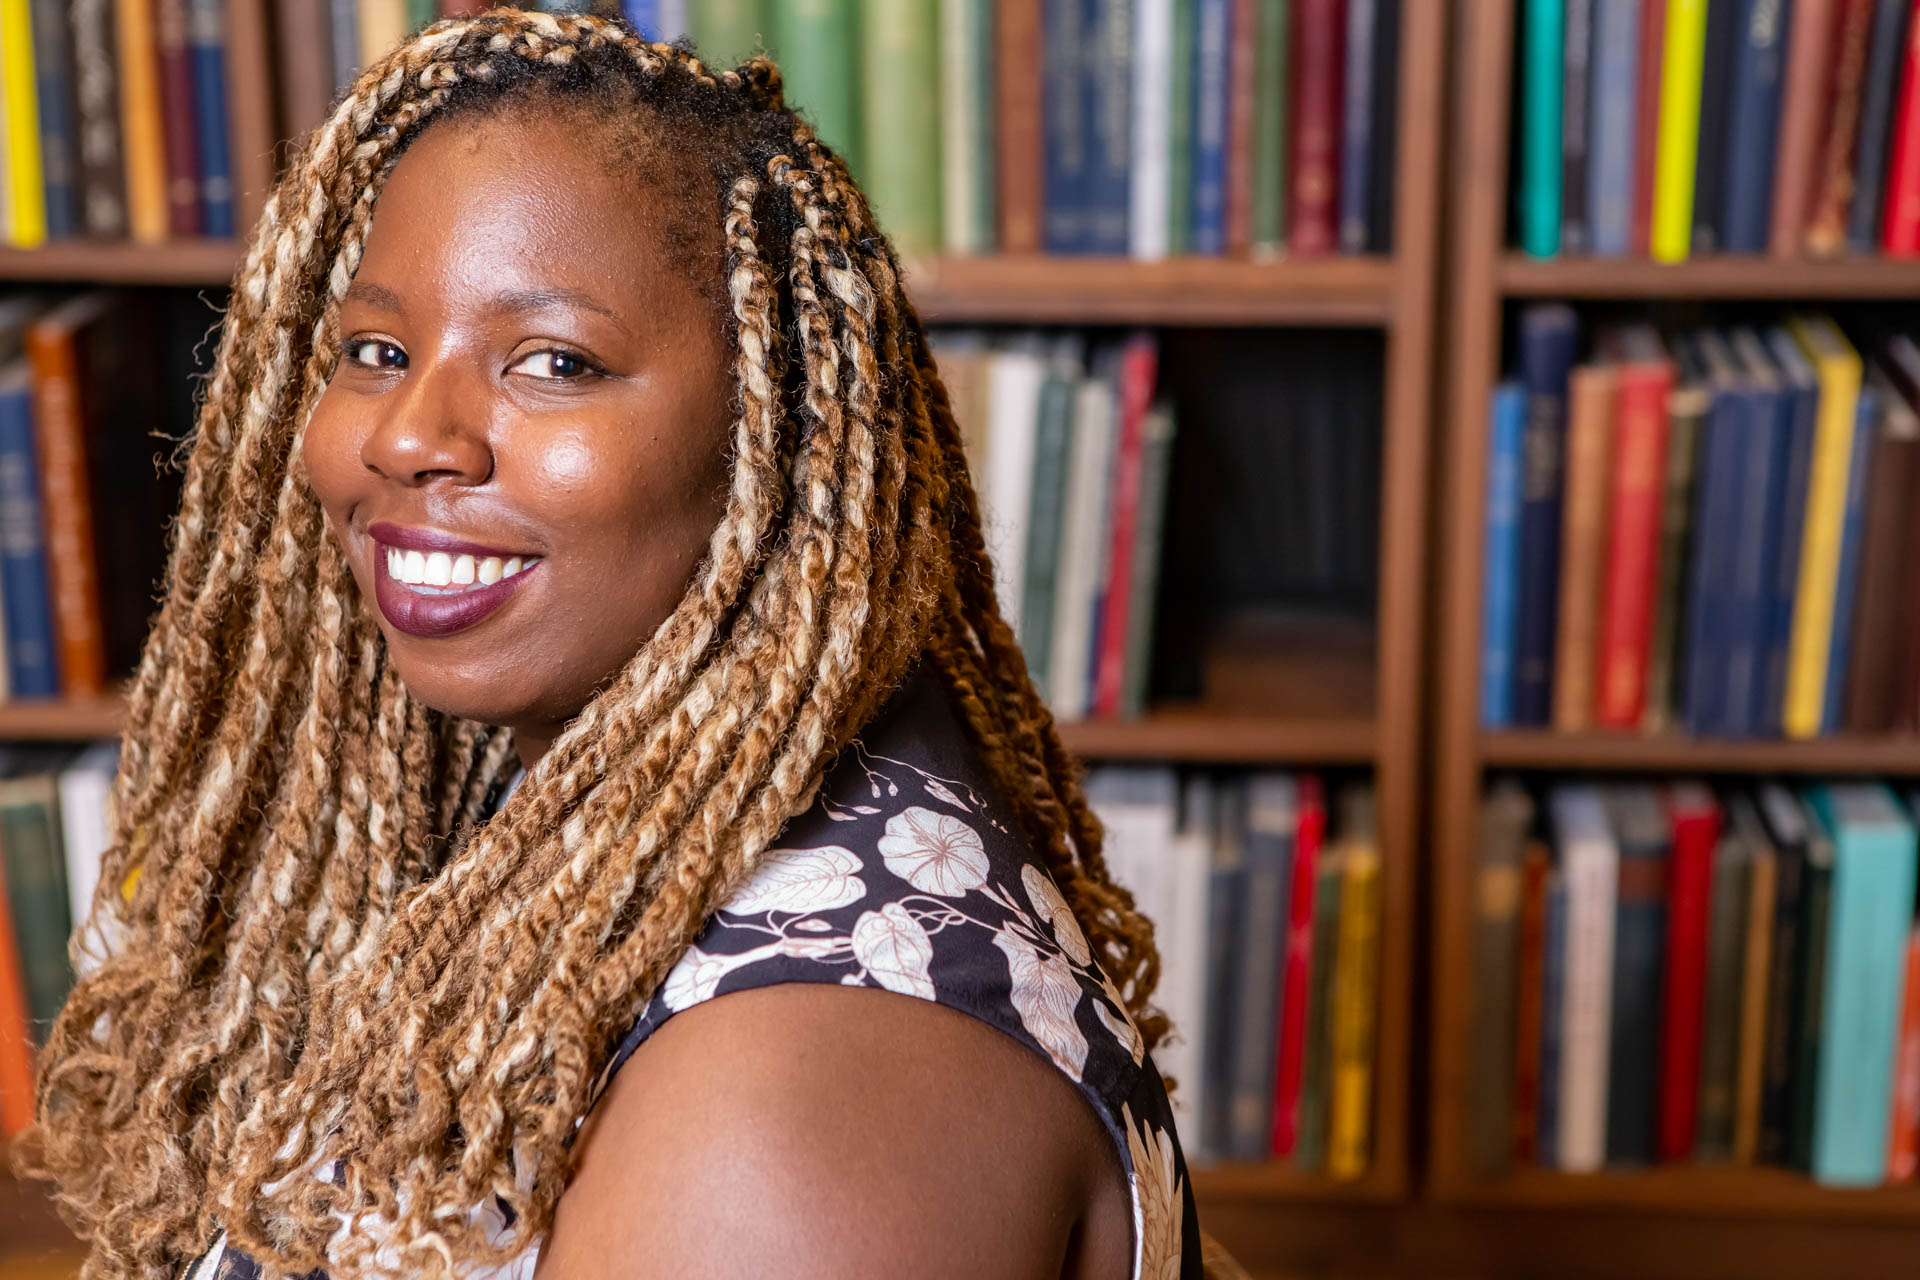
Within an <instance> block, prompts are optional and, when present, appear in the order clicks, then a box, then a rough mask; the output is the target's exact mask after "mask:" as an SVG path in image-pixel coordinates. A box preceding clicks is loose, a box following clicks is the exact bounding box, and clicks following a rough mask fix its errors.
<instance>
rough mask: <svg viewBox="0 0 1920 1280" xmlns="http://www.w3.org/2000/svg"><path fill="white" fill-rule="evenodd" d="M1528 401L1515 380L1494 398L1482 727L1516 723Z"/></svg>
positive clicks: (1489, 464) (1489, 455)
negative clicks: (1523, 444)
mask: <svg viewBox="0 0 1920 1280" xmlns="http://www.w3.org/2000/svg"><path fill="white" fill-rule="evenodd" d="M1526 414H1527V397H1526V393H1525V392H1524V391H1522V390H1521V388H1520V384H1519V383H1516V382H1507V383H1502V384H1501V385H1500V387H1499V388H1498V389H1496V390H1495V392H1494V394H1493V405H1492V413H1491V415H1490V417H1491V421H1490V422H1489V424H1488V427H1489V438H1488V441H1487V495H1486V511H1487V526H1486V545H1485V548H1484V551H1483V554H1484V556H1485V568H1484V570H1483V577H1484V581H1483V582H1482V583H1481V590H1480V606H1481V622H1480V724H1481V727H1482V728H1487V729H1500V728H1505V727H1506V726H1507V725H1509V724H1511V723H1513V671H1514V662H1513V658H1514V639H1515V636H1514V632H1515V626H1516V624H1517V622H1518V621H1519V613H1518V610H1517V608H1516V605H1517V592H1516V587H1517V585H1518V581H1517V580H1518V577H1519V568H1520V493H1521V473H1522V468H1521V461H1520V443H1521V439H1520V438H1521V430H1522V428H1523V426H1524V424H1525V422H1526Z"/></svg>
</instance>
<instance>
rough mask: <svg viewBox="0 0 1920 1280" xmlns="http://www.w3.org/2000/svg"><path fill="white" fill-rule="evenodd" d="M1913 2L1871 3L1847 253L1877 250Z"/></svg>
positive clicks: (1854, 158) (1897, 0) (1848, 217)
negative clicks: (1889, 147)
mask: <svg viewBox="0 0 1920 1280" xmlns="http://www.w3.org/2000/svg"><path fill="white" fill-rule="evenodd" d="M1912 10H1913V0H1875V4H1874V10H1873V29H1872V31H1871V32H1870V33H1869V34H1868V36H1867V50H1866V52H1867V71H1866V87H1865V88H1864V89H1863V90H1862V92H1861V99H1860V139H1859V142H1858V144H1857V145H1856V146H1855V147H1854V155H1853V198H1852V202H1851V204H1850V205H1849V207H1848V212H1847V251H1848V252H1849V253H1873V252H1875V251H1876V250H1878V249H1879V247H1880V215H1881V214H1882V213H1883V212H1884V211H1885V201H1884V199H1883V198H1882V196H1883V192H1884V189H1885V179H1886V176H1887V140H1888V138H1889V136H1890V135H1891V133H1892V130H1893V99H1894V91H1895V90H1896V89H1897V88H1899V80H1900V66H1901V63H1902V62H1903V61H1905V58H1904V55H1905V53H1906V49H1907V26H1908V22H1909V19H1910V18H1911V17H1912Z"/></svg>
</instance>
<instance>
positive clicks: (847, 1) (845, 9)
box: [768, 0, 860, 176]
mask: <svg viewBox="0 0 1920 1280" xmlns="http://www.w3.org/2000/svg"><path fill="white" fill-rule="evenodd" d="M770 25H771V27H772V31H771V33H770V35H769V37H768V38H769V40H770V41H771V45H770V47H769V50H768V52H770V53H772V54H773V56H774V59H775V61H777V62H778V63H779V64H780V78H781V80H782V81H783V82H784V84H785V86H786V96H787V105H789V106H791V107H793V108H795V109H796V110H798V111H799V112H800V114H801V115H803V116H805V117H806V118H807V120H808V121H809V122H810V123H811V124H812V125H813V131H814V132H815V133H816V134H818V135H819V137H820V140H821V141H822V142H824V143H826V144H827V145H828V146H829V147H832V148H833V150H834V152H835V153H836V154H838V155H839V156H840V158H841V159H842V160H845V161H846V162H847V168H848V169H850V170H852V171H853V172H854V173H855V175H856V176H857V175H858V174H859V172H860V164H859V147H860V45H859V39H860V27H859V22H858V18H857V5H856V3H855V0H778V2H777V3H776V4H775V5H774V6H773V14H772V21H771V23H770Z"/></svg>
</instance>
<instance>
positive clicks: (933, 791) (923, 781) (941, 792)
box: [920, 774, 972, 813]
mask: <svg viewBox="0 0 1920 1280" xmlns="http://www.w3.org/2000/svg"><path fill="white" fill-rule="evenodd" d="M920 785H921V786H923V787H925V788H926V789H927V794H928V795H930V796H932V797H933V798H934V799H935V800H939V801H941V802H943V803H945V804H950V805H952V806H953V807H954V808H956V809H958V810H960V811H961V812H962V813H971V812H972V809H971V808H970V807H969V806H968V805H967V802H966V801H964V800H962V799H961V798H960V797H959V796H957V795H955V794H953V792H952V791H951V790H950V789H949V788H948V787H947V786H946V785H945V784H944V783H942V782H941V781H940V780H939V779H938V778H932V777H928V776H927V775H926V774H922V775H920Z"/></svg>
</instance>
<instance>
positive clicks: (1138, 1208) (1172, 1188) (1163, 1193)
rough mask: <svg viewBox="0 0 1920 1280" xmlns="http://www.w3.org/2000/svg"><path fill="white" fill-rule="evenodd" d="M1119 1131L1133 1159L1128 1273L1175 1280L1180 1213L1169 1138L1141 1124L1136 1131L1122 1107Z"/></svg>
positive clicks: (1141, 1278) (1176, 1172)
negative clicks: (1130, 1266)
mask: <svg viewBox="0 0 1920 1280" xmlns="http://www.w3.org/2000/svg"><path fill="white" fill-rule="evenodd" d="M1120 1126H1121V1128H1123V1129H1125V1130H1126V1132H1127V1150H1128V1153H1129V1154H1130V1155H1132V1157H1133V1177H1132V1179H1131V1181H1132V1183H1133V1238H1134V1258H1133V1274H1134V1275H1135V1276H1137V1277H1139V1280H1179V1277H1180V1220H1181V1217H1182V1216H1183V1212H1184V1211H1183V1197H1182V1195H1181V1189H1180V1170H1179V1168H1178V1167H1177V1166H1176V1165H1175V1162H1174V1156H1173V1138H1172V1136H1171V1135H1169V1134H1167V1133H1165V1132H1160V1131H1156V1130H1155V1129H1154V1128H1153V1126H1151V1125H1149V1124H1148V1123H1147V1122H1146V1121H1144V1120H1143V1121H1141V1122H1140V1124H1139V1126H1138V1128H1137V1129H1136V1128H1135V1126H1134V1122H1133V1109H1132V1108H1131V1107H1129V1106H1128V1105H1127V1104H1126V1103H1124V1102H1123V1103H1121V1104H1120Z"/></svg>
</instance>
